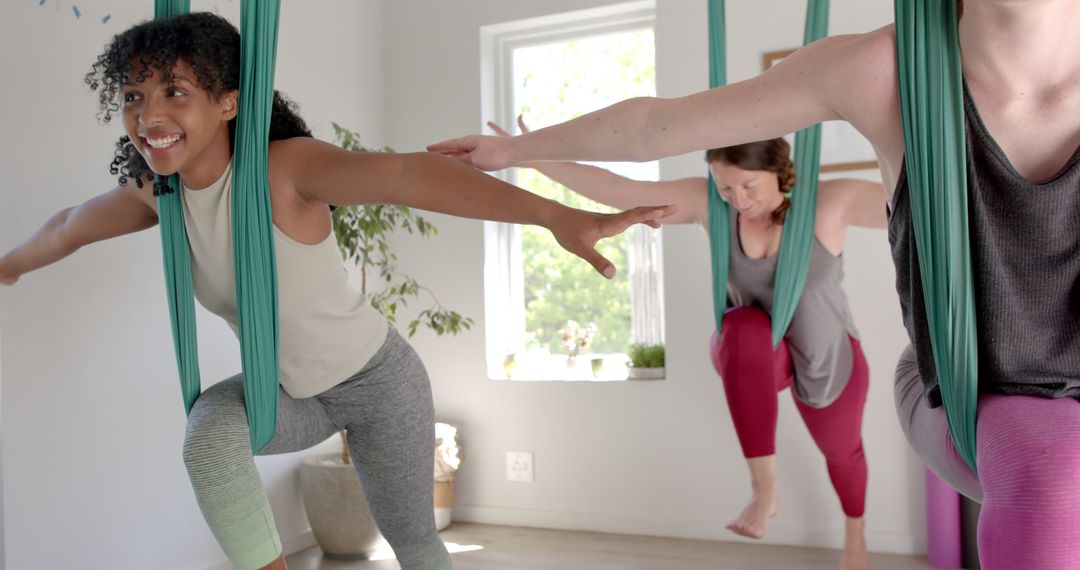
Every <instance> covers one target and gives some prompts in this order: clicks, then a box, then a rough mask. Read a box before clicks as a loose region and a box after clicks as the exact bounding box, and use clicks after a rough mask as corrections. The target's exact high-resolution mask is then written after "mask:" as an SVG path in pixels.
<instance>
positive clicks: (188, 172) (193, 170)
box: [180, 128, 232, 188]
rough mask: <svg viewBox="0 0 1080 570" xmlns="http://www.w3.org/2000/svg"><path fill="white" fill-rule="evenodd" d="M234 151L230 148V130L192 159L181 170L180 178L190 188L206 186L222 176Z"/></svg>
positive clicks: (226, 130)
mask: <svg viewBox="0 0 1080 570" xmlns="http://www.w3.org/2000/svg"><path fill="white" fill-rule="evenodd" d="M231 160H232V151H231V150H230V149H229V131H228V129H227V128H226V129H225V132H224V135H223V136H218V137H215V138H214V142H213V143H212V144H210V145H209V146H208V147H207V148H206V150H204V151H203V152H202V154H200V155H199V156H196V157H194V158H193V159H192V160H191V161H190V165H189V166H187V167H185V168H183V169H181V170H180V180H181V181H182V182H183V183H184V186H186V187H188V188H206V187H208V186H210V185H211V184H213V183H214V182H216V181H217V179H218V178H221V174H222V173H223V172H225V169H226V168H228V167H229V162H230V161H231Z"/></svg>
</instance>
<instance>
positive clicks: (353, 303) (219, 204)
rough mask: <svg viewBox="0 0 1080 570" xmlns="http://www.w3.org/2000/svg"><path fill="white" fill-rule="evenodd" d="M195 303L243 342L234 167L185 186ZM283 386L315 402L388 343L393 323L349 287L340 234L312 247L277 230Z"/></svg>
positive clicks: (295, 395) (332, 234)
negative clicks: (236, 265) (206, 184)
mask: <svg viewBox="0 0 1080 570" xmlns="http://www.w3.org/2000/svg"><path fill="white" fill-rule="evenodd" d="M181 197H182V202H183V205H184V221H185V222H186V225H187V234H188V244H189V245H190V246H191V273H192V277H193V278H194V286H195V298H196V299H198V301H199V303H200V304H202V306H203V307H206V309H207V310H209V311H210V312H212V313H214V314H215V315H218V316H219V317H221V318H223V319H225V321H226V322H227V323H229V326H230V327H232V329H233V333H235V334H237V336H238V337H239V330H240V329H239V321H238V319H237V315H236V276H235V268H234V265H233V239H232V164H231V163H230V165H229V167H228V168H226V169H225V172H224V173H222V175H221V177H220V178H218V180H217V181H216V182H214V183H213V184H211V185H210V186H209V187H207V188H203V189H192V188H188V187H186V186H184V187H183V191H182V193H181ZM274 248H275V253H276V256H277V274H278V313H279V316H278V318H279V322H280V348H279V355H278V359H279V365H280V374H281V378H280V383H281V387H282V388H284V389H285V392H287V393H288V394H289V395H290V396H292V397H293V398H309V397H311V396H314V395H316V394H319V393H321V392H323V391H325V390H327V389H329V388H332V387H334V386H336V385H337V384H338V383H340V382H342V381H343V380H345V379H347V378H348V377H349V376H351V375H353V374H354V373H355V372H357V371H359V370H360V369H361V368H363V367H364V365H365V364H367V362H368V360H370V359H371V357H372V356H374V354H375V352H377V351H378V350H379V348H380V347H381V346H382V344H383V341H385V340H386V333H387V330H388V325H387V322H386V319H385V318H384V317H383V316H382V315H381V314H379V312H378V311H376V310H375V309H373V308H372V307H371V305H370V304H368V302H367V300H366V299H365V298H364V296H363V295H362V294H361V293H360V292H359V291H358V290H356V289H355V288H354V287H352V286H351V285H350V284H349V282H348V273H347V271H346V269H345V265H344V263H343V262H342V259H341V254H340V253H339V251H338V247H337V243H336V241H335V239H334V232H333V231H331V232H330V235H328V236H327V237H326V239H324V240H323V241H321V242H320V243H317V244H315V245H306V244H302V243H300V242H297V241H296V240H293V239H292V238H290V237H289V236H287V235H285V234H284V233H283V232H282V231H281V230H279V229H278V228H277V227H276V226H275V227H274Z"/></svg>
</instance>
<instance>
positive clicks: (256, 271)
mask: <svg viewBox="0 0 1080 570" xmlns="http://www.w3.org/2000/svg"><path fill="white" fill-rule="evenodd" d="M190 6H191V4H190V0H154V15H155V17H157V18H171V17H175V16H179V15H181V14H186V13H187V12H188V11H189V10H190ZM279 8H280V2H279V0H244V1H243V2H241V5H240V29H241V31H242V33H241V37H240V40H241V49H240V68H241V76H240V100H239V114H238V115H237V118H236V140H235V144H234V150H233V164H234V167H233V220H232V222H233V254H234V256H235V262H236V303H237V315H238V317H239V321H240V353H241V363H242V370H243V373H244V402H245V406H246V409H247V417H248V427H249V428H250V436H251V448H252V450H254V451H258V450H260V449H262V448H263V446H265V445H266V444H267V443H269V442H270V440H271V439H272V438H273V437H274V426H275V424H276V422H277V396H278V307H277V298H278V297H277V270H276V267H275V263H274V260H275V254H274V240H273V225H272V221H271V216H270V191H269V188H270V185H269V178H268V174H267V173H268V167H267V158H268V152H269V143H268V139H269V134H270V110H271V107H272V103H273V96H274V59H275V57H276V52H277V27H278V14H279ZM168 185H169V187H170V188H171V189H172V191H171V192H164V193H161V194H160V195H159V196H158V197H157V204H158V219H159V222H160V225H161V247H162V254H163V262H164V265H165V287H166V292H167V294H168V298H169V318H170V321H171V323H172V328H173V346H174V349H175V351H176V363H177V367H178V369H179V372H180V386H181V390H182V392H183V396H184V409H185V411H186V412H187V413H191V407H192V406H193V405H194V404H195V400H196V399H198V397H199V389H200V388H199V386H200V380H199V355H198V346H197V342H196V334H195V303H194V301H193V297H194V295H193V287H192V277H191V252H190V249H189V248H188V239H187V229H186V227H185V225H184V213H183V205H182V203H181V201H180V200H181V199H180V177H179V176H178V175H175V174H174V175H172V176H170V177H169V179H168Z"/></svg>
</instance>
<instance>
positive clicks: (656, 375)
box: [628, 366, 667, 380]
mask: <svg viewBox="0 0 1080 570" xmlns="http://www.w3.org/2000/svg"><path fill="white" fill-rule="evenodd" d="M628 370H629V376H628V377H629V378H630V379H631V380H663V379H664V376H665V371H666V370H667V369H666V368H664V367H660V368H637V367H635V366H631V367H630V368H629V369H628Z"/></svg>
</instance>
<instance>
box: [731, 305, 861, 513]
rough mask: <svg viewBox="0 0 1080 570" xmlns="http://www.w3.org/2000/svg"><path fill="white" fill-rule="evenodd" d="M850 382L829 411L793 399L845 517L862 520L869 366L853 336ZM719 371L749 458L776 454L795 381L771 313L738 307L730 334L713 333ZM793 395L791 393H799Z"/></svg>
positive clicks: (745, 452)
mask: <svg viewBox="0 0 1080 570" xmlns="http://www.w3.org/2000/svg"><path fill="white" fill-rule="evenodd" d="M851 349H852V354H853V364H852V369H851V378H850V379H849V380H848V384H847V386H846V387H845V388H844V391H843V392H842V393H841V394H840V397H839V398H837V399H836V401H834V402H833V403H831V404H829V405H828V406H825V407H824V408H813V407H810V406H808V405H806V404H804V403H802V402H801V401H799V399H798V398H794V400H795V407H797V408H798V410H799V414H800V415H802V419H803V423H805V424H806V427H807V429H809V430H810V435H811V436H813V438H814V441H815V442H816V443H817V446H818V448H819V449H821V452H822V453H823V454H824V455H825V462H826V464H827V465H828V468H829V479H831V480H832V484H833V488H834V489H836V494H837V495H838V496H839V497H840V505H841V507H843V509H844V514H845V515H847V516H849V517H853V518H857V517H861V516H862V515H863V511H864V509H865V506H866V457H865V456H864V455H863V446H862V415H863V408H864V407H865V405H866V391H867V388H868V384H869V382H868V380H869V369H868V368H867V365H866V358H865V356H863V353H862V349H861V348H860V346H859V341H857V340H855V339H854V338H851ZM710 352H711V354H712V361H713V366H714V367H715V368H716V371H717V372H718V373H719V374H720V376H721V378H723V381H724V392H725V393H726V394H727V403H728V409H730V410H731V419H732V421H733V422H734V423H735V433H736V434H738V436H739V443H740V444H741V445H742V450H743V455H744V456H746V458H747V459H750V458H754V457H764V456H768V455H773V454H775V453H776V418H777V413H778V412H777V411H778V404H779V402H778V400H779V399H778V397H777V393H778V392H780V391H781V390H783V389H785V388H788V387H790V386H791V385H792V384H793V382H794V372H793V370H792V365H791V357H790V355H789V353H788V347H787V343H786V342H781V343H780V346H779V347H777V349H776V350H775V351H774V350H773V348H772V329H771V323H770V321H769V316H768V315H767V314H766V313H764V312H763V311H761V310H759V309H755V308H752V307H736V308H734V309H731V310H729V311H728V312H727V313H726V314H725V315H724V330H723V333H722V334H720V335H716V334H715V333H714V334H713V337H712V346H711V350H710ZM794 394H795V391H794V390H792V395H793V396H794Z"/></svg>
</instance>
